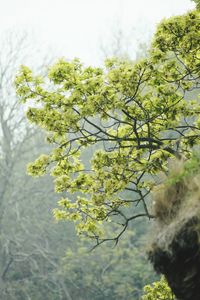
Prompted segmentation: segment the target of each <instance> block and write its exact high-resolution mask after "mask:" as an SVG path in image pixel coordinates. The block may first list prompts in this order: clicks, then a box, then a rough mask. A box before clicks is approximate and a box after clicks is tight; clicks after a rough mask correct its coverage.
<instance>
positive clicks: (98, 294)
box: [63, 230, 155, 300]
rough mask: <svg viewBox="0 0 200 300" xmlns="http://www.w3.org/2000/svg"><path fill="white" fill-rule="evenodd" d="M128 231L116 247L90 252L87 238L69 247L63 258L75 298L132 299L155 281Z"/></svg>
mask: <svg viewBox="0 0 200 300" xmlns="http://www.w3.org/2000/svg"><path fill="white" fill-rule="evenodd" d="M134 239H135V237H134V233H133V231H132V230H128V231H127V232H126V234H125V236H123V238H122V239H121V241H120V243H119V244H118V245H117V246H116V247H114V248H113V247H111V245H110V244H109V243H106V244H103V245H102V246H100V247H97V248H96V249H95V251H92V252H91V251H88V247H87V243H86V241H79V242H78V243H77V247H76V248H73V247H71V249H68V250H67V252H66V256H65V258H64V260H63V268H64V274H66V275H65V276H66V277H67V278H70V280H71V281H72V282H73V283H74V285H75V286H76V288H75V289H74V287H73V285H72V287H71V295H72V298H73V299H79V297H80V295H82V294H83V293H84V300H90V299H95V300H121V299H123V300H129V299H134V300H136V299H140V296H141V291H142V288H143V286H144V285H145V284H146V282H151V281H152V280H155V278H153V277H154V275H153V272H152V269H151V267H150V265H149V264H148V263H147V261H146V259H145V254H144V253H142V252H141V251H140V250H139V249H138V248H136V247H135V246H134V244H133V243H132V241H133V240H134Z"/></svg>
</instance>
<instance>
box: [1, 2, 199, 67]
mask: <svg viewBox="0 0 200 300" xmlns="http://www.w3.org/2000/svg"><path fill="white" fill-rule="evenodd" d="M193 7H194V5H193V3H192V2H191V1H190V0H0V33H2V32H3V31H5V29H9V30H11V31H12V30H15V31H16V30H18V29H19V30H26V31H28V32H29V31H30V32H33V33H34V36H35V39H36V43H38V44H39V45H40V47H41V49H47V51H48V48H52V49H54V51H55V53H56V55H58V56H65V57H67V58H69V59H71V58H73V57H79V58H80V59H81V60H82V61H83V62H84V63H86V64H99V63H100V59H101V55H100V49H99V48H100V44H101V41H103V42H104V44H105V43H108V44H109V40H110V37H111V34H112V32H113V30H115V29H116V30H117V28H120V29H121V30H122V31H123V32H125V33H127V36H129V38H130V40H131V43H133V44H134V41H135V43H137V39H140V40H141V41H145V39H147V37H148V36H149V34H151V33H152V32H153V31H154V30H155V26H156V24H157V23H158V22H159V21H160V20H162V19H163V18H165V17H169V16H172V15H177V14H183V13H184V12H186V11H188V10H189V9H192V8H193ZM130 33H131V34H132V36H131V34H130Z"/></svg>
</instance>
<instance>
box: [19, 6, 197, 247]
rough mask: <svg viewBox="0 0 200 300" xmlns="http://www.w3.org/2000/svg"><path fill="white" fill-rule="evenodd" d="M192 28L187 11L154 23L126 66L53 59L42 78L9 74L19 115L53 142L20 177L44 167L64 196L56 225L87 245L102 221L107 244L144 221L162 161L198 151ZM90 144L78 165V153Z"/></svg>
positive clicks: (24, 71) (193, 18)
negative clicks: (66, 223)
mask: <svg viewBox="0 0 200 300" xmlns="http://www.w3.org/2000/svg"><path fill="white" fill-rule="evenodd" d="M199 30H200V28H199V12H198V11H197V10H194V11H191V12H189V13H187V14H185V15H183V16H178V17H172V18H170V19H168V20H164V21H163V22H162V23H161V24H160V25H159V26H158V29H157V32H156V34H155V37H154V40H153V43H152V46H151V50H150V52H149V55H148V57H147V58H145V59H143V60H141V61H140V62H137V63H136V64H134V63H131V62H126V61H117V59H115V60H107V61H106V63H105V68H92V67H85V68H84V67H83V66H82V65H81V63H80V62H79V60H77V59H75V60H73V61H72V62H68V61H65V60H63V59H61V60H59V61H58V63H56V64H55V65H53V66H52V67H51V68H50V69H49V73H48V79H47V80H45V78H44V77H43V78H42V77H39V76H34V75H33V74H32V71H31V70H30V69H29V68H28V67H25V66H22V67H21V70H20V71H19V74H18V76H17V78H16V81H15V84H16V90H17V94H18V95H19V96H20V98H21V100H22V101H23V102H27V101H28V100H30V99H31V101H32V102H33V101H34V105H32V106H31V107H29V109H28V111H27V117H28V119H29V120H30V121H31V122H33V123H35V124H37V125H38V126H40V127H42V128H44V129H45V130H46V132H47V133H48V136H47V140H48V141H49V143H51V144H53V145H54V148H53V150H52V151H51V153H50V154H42V155H41V156H40V157H39V158H38V159H37V160H36V161H35V162H34V163H32V164H30V165H29V167H28V170H29V173H30V174H32V175H34V176H39V175H43V174H45V173H46V172H48V170H50V173H51V175H52V176H54V177H55V189H56V191H57V192H67V194H66V197H63V198H62V199H61V200H60V201H59V206H60V209H56V210H55V211H54V213H55V216H56V218H57V219H63V220H73V221H74V222H75V223H76V228H77V231H78V233H80V234H81V233H85V234H86V235H88V236H91V237H93V238H95V239H96V241H97V244H99V243H101V242H102V241H104V240H106V239H109V237H106V235H105V234H104V232H103V230H102V226H101V224H102V223H105V222H110V221H113V220H116V222H117V223H118V224H119V231H118V232H117V235H116V236H115V237H114V239H115V241H116V242H117V241H118V240H119V238H120V237H121V235H122V234H123V232H124V231H125V230H126V229H127V227H128V225H129V223H130V222H131V221H132V220H134V219H136V218H141V217H147V218H149V219H150V218H153V217H154V216H153V214H152V213H151V211H149V205H148V202H149V200H150V197H149V195H150V192H151V190H152V187H153V186H154V185H155V182H156V180H157V178H156V175H157V174H158V172H160V171H164V172H167V169H168V160H169V158H173V157H180V156H183V155H184V156H185V157H189V156H190V153H191V149H192V148H193V147H194V146H195V145H198V144H199V137H200V119H199V110H200V106H199V103H198V97H197V91H198V89H199V86H200V82H199V76H200V68H199V58H200V52H199V41H200V35H199ZM47 82H48V83H49V82H50V83H51V87H47V88H46V84H47ZM188 95H191V96H190V100H187V99H188ZM95 147H96V149H97V147H98V150H96V151H95V152H94V153H93V154H92V157H91V160H90V162H87V163H85V164H83V162H82V161H81V158H82V153H83V152H85V151H87V150H90V151H94V149H95ZM69 194H74V197H72V199H69ZM136 205H137V206H138V208H137V209H136Z"/></svg>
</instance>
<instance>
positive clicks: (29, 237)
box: [0, 32, 75, 300]
mask: <svg viewBox="0 0 200 300" xmlns="http://www.w3.org/2000/svg"><path fill="white" fill-rule="evenodd" d="M1 42H2V43H1V45H2V46H1V49H0V52H1V56H0V57H1V59H0V294H1V298H2V299H5V300H13V299H15V300H17V299H20V300H24V299H35V300H39V299H45V298H47V299H51V300H54V299H61V298H62V299H63V298H65V299H68V300H71V298H70V294H69V293H68V286H69V283H68V284H65V285H64V284H63V282H64V278H63V276H61V275H60V274H59V268H60V267H61V257H63V256H64V254H65V251H66V247H67V246H66V245H67V244H68V243H69V241H70V243H71V239H73V238H74V230H73V229H71V228H69V226H68V229H70V230H68V236H66V235H64V233H65V232H66V226H64V224H59V225H58V224H55V222H54V220H53V218H52V216H51V214H50V213H49V211H50V210H51V209H52V208H53V207H54V205H55V204H53V202H54V199H55V195H54V194H53V187H52V182H51V179H50V178H48V177H46V178H43V180H37V181H34V180H33V179H32V178H31V177H30V176H27V174H26V164H27V163H28V161H30V160H31V158H32V157H33V156H34V157H37V156H38V155H39V153H40V152H41V151H48V147H47V145H46V144H44V142H43V138H44V135H43V134H42V132H41V130H38V129H37V128H35V127H34V126H32V125H31V124H29V123H28V122H27V120H26V118H25V116H24V113H23V110H22V107H21V106H20V104H19V102H18V99H17V97H16V94H15V90H14V87H13V80H14V76H15V74H16V71H17V69H18V68H19V65H20V64H21V61H22V60H23V61H24V60H25V59H26V58H27V53H30V46H29V38H28V35H27V34H18V35H16V34H15V33H11V32H6V33H5V36H4V37H3V38H2V40H1ZM31 51H32V54H33V53H34V52H35V51H34V48H33V47H32V48H31ZM33 57H34V55H32V56H31V60H32V59H33ZM36 57H37V56H36ZM29 62H30V59H29ZM45 62H48V63H49V62H50V58H48V57H41V56H40V57H39V59H38V57H37V65H35V69H37V70H38V71H39V70H41V65H43V64H45ZM74 239H75V238H74ZM52 240H53V242H52ZM60 240H62V241H63V244H62V245H60V247H58V246H57V245H58V243H59V241H60Z"/></svg>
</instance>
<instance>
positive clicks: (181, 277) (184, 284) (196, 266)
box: [149, 217, 200, 300]
mask: <svg viewBox="0 0 200 300" xmlns="http://www.w3.org/2000/svg"><path fill="white" fill-rule="evenodd" d="M198 225H199V226H200V220H199V219H198V218H196V217H192V218H191V219H190V220H188V221H187V222H186V223H185V224H184V225H183V226H182V227H181V228H180V229H179V231H178V232H177V233H176V235H174V238H173V240H172V241H171V243H170V244H169V245H168V249H167V250H165V249H162V247H160V246H159V242H160V241H159V238H158V240H157V243H156V242H155V243H154V250H151V251H150V252H149V259H150V261H151V262H152V264H153V266H154V268H155V270H156V271H157V272H158V273H162V274H164V275H165V277H166V279H167V281H168V284H169V286H170V287H171V289H172V291H173V293H174V294H175V296H176V297H177V299H178V300H200V247H199V236H198V234H197V232H196V230H194V228H196V226H198ZM162 239H163V237H162Z"/></svg>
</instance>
